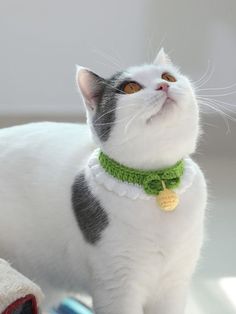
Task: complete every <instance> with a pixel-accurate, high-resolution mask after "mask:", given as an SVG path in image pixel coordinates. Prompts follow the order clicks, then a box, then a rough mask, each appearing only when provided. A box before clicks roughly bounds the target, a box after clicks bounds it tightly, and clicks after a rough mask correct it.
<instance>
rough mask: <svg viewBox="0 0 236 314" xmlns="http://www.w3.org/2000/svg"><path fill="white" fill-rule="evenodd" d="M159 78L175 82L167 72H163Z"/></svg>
mask: <svg viewBox="0 0 236 314" xmlns="http://www.w3.org/2000/svg"><path fill="white" fill-rule="evenodd" d="M161 78H162V79H163V80H165V81H168V82H176V78H175V77H174V76H173V75H171V74H170V73H168V72H165V73H163V74H162V76H161Z"/></svg>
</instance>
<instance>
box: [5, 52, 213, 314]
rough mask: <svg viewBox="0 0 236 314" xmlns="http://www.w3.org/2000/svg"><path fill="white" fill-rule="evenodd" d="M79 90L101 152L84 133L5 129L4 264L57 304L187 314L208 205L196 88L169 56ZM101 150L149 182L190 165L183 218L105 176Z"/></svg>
mask: <svg viewBox="0 0 236 314" xmlns="http://www.w3.org/2000/svg"><path fill="white" fill-rule="evenodd" d="M77 83H78V86H79V88H80V91H81V93H82V96H83V99H84V103H85V106H86V110H87V120H88V125H89V127H90V130H91V131H92V132H91V133H92V137H93V139H94V140H95V143H96V144H94V142H93V140H92V138H91V136H90V132H89V128H88V127H87V126H84V125H74V124H62V123H49V122H44V123H33V124H28V125H23V126H16V127H11V128H7V129H3V130H1V131H0V204H1V205H0V206H1V208H0V257H1V258H5V259H8V260H9V261H10V262H11V263H12V264H13V266H14V267H16V268H17V269H18V270H19V271H21V272H22V273H23V274H24V275H26V276H28V277H29V278H30V279H32V280H35V282H36V283H38V284H40V285H41V287H42V288H43V289H44V292H45V294H46V298H48V301H50V297H52V294H57V293H58V294H59V293H60V292H61V291H73V292H79V291H87V292H88V293H90V294H91V295H92V297H93V302H94V310H95V313H96V314H144V313H145V314H183V313H184V308H185V303H186V296H187V291H188V286H189V282H190V279H191V275H192V273H193V271H194V268H195V264H196V262H197V260H198V257H199V253H200V248H201V245H202V240H203V223H204V212H205V207H206V196H207V192H206V184H205V181H204V177H203V174H202V172H201V170H200V169H199V167H198V166H197V165H196V163H195V162H193V161H192V160H191V159H190V157H189V155H190V154H191V153H193V152H194V151H195V148H196V142H197V139H198V134H199V110H198V104H197V101H196V97H195V94H194V90H193V88H192V86H191V83H190V81H189V80H188V79H187V78H186V77H185V76H183V75H182V74H181V73H180V72H179V70H177V69H176V67H175V66H174V65H173V64H172V63H171V61H170V59H169V58H168V57H167V55H166V54H165V53H164V51H163V49H162V50H161V51H160V52H159V53H158V55H157V58H156V59H155V62H154V63H153V64H145V65H142V66H137V67H131V68H128V69H127V70H126V71H124V72H120V73H117V74H115V75H114V76H113V77H111V78H110V79H103V78H101V77H99V76H98V75H96V74H94V73H93V72H91V71H90V70H88V69H85V68H78V72H77ZM97 147H99V148H100V149H101V150H102V152H103V153H104V154H105V155H106V156H109V158H111V159H112V160H115V161H116V162H118V163H119V164H121V165H125V166H127V167H129V168H134V169H135V170H137V171H140V170H142V171H144V172H145V173H146V171H148V170H150V169H151V170H159V169H163V168H169V167H173V165H175V164H176V163H177V162H179V161H180V160H182V159H183V161H184V173H183V175H181V176H180V178H179V179H180V184H179V186H178V187H176V188H175V189H174V190H175V192H176V193H177V195H178V197H179V204H178V206H177V207H176V208H175V210H174V211H171V212H167V211H164V210H163V209H162V208H160V206H159V205H158V203H157V201H156V196H155V195H151V194H148V193H147V192H145V189H144V188H143V186H141V185H139V184H135V183H129V182H125V180H123V181H124V182H123V181H121V180H118V179H117V178H115V177H113V175H111V174H109V173H108V172H107V169H106V170H104V167H103V166H102V165H101V163H100V161H99V158H98V155H99V151H98V150H97ZM108 160H109V159H108ZM135 180H136V179H135ZM159 183H160V182H159ZM166 184H167V182H166Z"/></svg>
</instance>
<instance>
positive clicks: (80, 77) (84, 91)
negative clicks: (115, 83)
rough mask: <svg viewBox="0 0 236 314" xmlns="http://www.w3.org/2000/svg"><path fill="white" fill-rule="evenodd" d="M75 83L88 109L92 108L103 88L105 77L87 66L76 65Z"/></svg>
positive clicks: (94, 106) (97, 101)
mask: <svg viewBox="0 0 236 314" xmlns="http://www.w3.org/2000/svg"><path fill="white" fill-rule="evenodd" d="M76 83H77V86H78V87H79V90H80V92H81V95H82V97H83V99H84V102H85V104H86V107H87V108H88V110H94V109H95V108H96V106H97V105H98V103H99V100H100V96H101V94H102V92H103V89H104V86H105V85H104V83H105V79H103V78H102V77H100V76H98V75H97V74H95V73H93V72H92V71H90V70H89V69H87V68H84V67H81V66H77V71H76Z"/></svg>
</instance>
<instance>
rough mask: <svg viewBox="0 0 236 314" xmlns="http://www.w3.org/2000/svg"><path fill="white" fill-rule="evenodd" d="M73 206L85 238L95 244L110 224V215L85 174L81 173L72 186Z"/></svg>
mask: <svg viewBox="0 0 236 314" xmlns="http://www.w3.org/2000/svg"><path fill="white" fill-rule="evenodd" d="M72 206H73V210H74V214H75V217H76V220H77V223H78V225H79V227H80V230H81V231H82V233H83V236H84V238H85V240H86V241H87V242H88V243H90V244H95V243H96V242H97V241H99V240H100V239H101V235H102V231H103V230H104V229H105V228H106V227H107V226H108V224H109V220H108V215H107V213H106V212H105V210H104V208H103V207H102V205H101V204H100V202H99V200H97V199H96V198H95V196H94V195H93V194H92V192H91V191H90V189H89V186H88V184H87V182H86V179H85V175H84V174H80V175H79V176H78V177H77V178H76V179H75V182H74V184H73V186H72Z"/></svg>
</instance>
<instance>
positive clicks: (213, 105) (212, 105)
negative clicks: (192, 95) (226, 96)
mask: <svg viewBox="0 0 236 314" xmlns="http://www.w3.org/2000/svg"><path fill="white" fill-rule="evenodd" d="M199 103H200V104H202V105H203V106H207V107H209V108H211V109H212V110H214V111H216V112H217V113H219V114H220V116H221V117H222V118H223V120H224V122H225V124H226V125H227V133H230V132H231V130H230V126H229V122H228V120H227V118H228V119H229V120H231V121H233V122H236V118H234V117H232V116H231V115H229V114H228V113H226V112H225V111H223V110H221V109H220V108H219V107H217V103H216V102H210V101H209V100H200V101H199Z"/></svg>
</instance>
